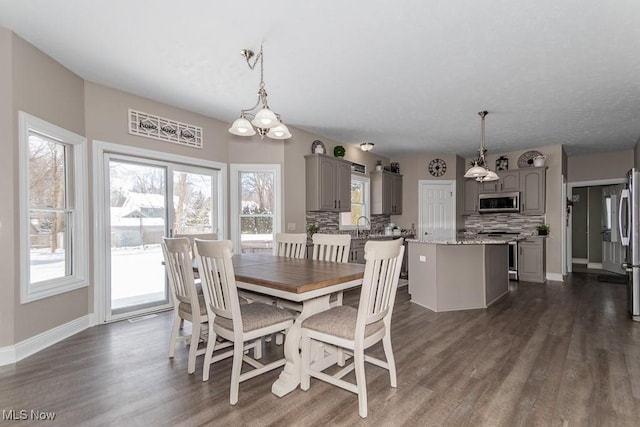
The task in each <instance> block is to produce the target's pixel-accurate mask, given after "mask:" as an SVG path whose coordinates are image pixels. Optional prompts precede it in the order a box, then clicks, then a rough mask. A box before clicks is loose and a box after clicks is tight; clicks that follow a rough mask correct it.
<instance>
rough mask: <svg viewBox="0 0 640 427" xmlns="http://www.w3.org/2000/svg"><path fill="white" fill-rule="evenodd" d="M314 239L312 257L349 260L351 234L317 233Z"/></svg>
mask: <svg viewBox="0 0 640 427" xmlns="http://www.w3.org/2000/svg"><path fill="white" fill-rule="evenodd" d="M312 240H313V254H312V259H316V260H320V261H330V262H347V261H348V260H349V248H350V247H351V235H350V234H320V233H316V234H314V235H313V237H312Z"/></svg>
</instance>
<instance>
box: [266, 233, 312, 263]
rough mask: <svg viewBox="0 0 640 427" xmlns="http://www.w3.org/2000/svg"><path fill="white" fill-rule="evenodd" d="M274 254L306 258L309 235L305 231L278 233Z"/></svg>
mask: <svg viewBox="0 0 640 427" xmlns="http://www.w3.org/2000/svg"><path fill="white" fill-rule="evenodd" d="M273 254H274V255H275V256H284V257H289V258H304V257H305V256H306V254H307V235H306V234H305V233H276V241H275V244H274V245H273Z"/></svg>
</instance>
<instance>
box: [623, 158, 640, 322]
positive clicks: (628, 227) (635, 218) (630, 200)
mask: <svg viewBox="0 0 640 427" xmlns="http://www.w3.org/2000/svg"><path fill="white" fill-rule="evenodd" d="M639 226H640V171H638V170H637V169H635V168H634V169H631V170H630V171H629V172H628V173H627V185H626V188H625V189H624V190H622V194H621V196H620V207H619V209H618V228H619V231H620V240H621V241H622V245H623V246H624V247H625V249H626V251H625V252H626V255H625V261H624V263H623V264H622V267H623V268H624V269H626V270H627V276H628V277H629V284H628V300H627V301H628V307H629V313H630V314H631V317H632V318H633V320H636V321H640V228H639Z"/></svg>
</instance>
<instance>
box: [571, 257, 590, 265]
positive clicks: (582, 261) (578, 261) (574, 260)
mask: <svg viewBox="0 0 640 427" xmlns="http://www.w3.org/2000/svg"><path fill="white" fill-rule="evenodd" d="M571 262H572V263H573V264H587V263H588V262H589V260H588V259H586V258H572V259H571Z"/></svg>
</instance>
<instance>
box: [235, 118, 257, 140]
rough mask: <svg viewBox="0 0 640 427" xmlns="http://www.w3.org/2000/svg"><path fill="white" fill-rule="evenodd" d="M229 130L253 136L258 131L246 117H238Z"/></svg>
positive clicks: (237, 133) (240, 134)
mask: <svg viewBox="0 0 640 427" xmlns="http://www.w3.org/2000/svg"><path fill="white" fill-rule="evenodd" d="M229 132H230V133H232V134H234V135H238V136H253V135H255V134H256V131H255V129H254V128H253V126H251V123H250V122H249V120H247V119H245V118H244V117H240V118H239V119H236V121H235V122H233V124H232V125H231V127H230V128H229Z"/></svg>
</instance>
